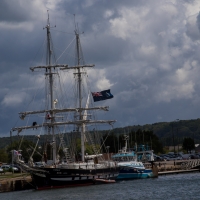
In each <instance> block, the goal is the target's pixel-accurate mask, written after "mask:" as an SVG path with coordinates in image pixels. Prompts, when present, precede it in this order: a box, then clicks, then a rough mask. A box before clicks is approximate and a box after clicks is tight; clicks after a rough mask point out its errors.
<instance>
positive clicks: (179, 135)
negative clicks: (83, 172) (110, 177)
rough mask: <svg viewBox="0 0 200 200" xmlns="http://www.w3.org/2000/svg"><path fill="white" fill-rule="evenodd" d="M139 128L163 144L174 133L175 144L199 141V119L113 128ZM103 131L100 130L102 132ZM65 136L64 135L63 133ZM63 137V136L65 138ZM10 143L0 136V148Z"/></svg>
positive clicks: (119, 131) (121, 130) (118, 131)
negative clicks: (152, 134)
mask: <svg viewBox="0 0 200 200" xmlns="http://www.w3.org/2000/svg"><path fill="white" fill-rule="evenodd" d="M138 129H141V130H143V131H153V133H154V134H156V135H157V136H158V138H159V139H160V141H161V142H162V143H163V145H164V146H170V145H172V138H173V135H174V141H175V144H181V143H182V141H183V138H185V137H191V138H193V139H194V140H195V143H196V144H197V143H200V119H199V118H198V119H192V120H179V121H174V122H159V123H154V124H145V125H143V126H140V125H134V126H127V127H121V128H115V129H113V132H114V133H115V134H124V133H128V132H131V131H137V130H138ZM103 132H105V131H102V133H103ZM65 137H66V135H65ZM65 137H64V138H65ZM24 138H25V139H27V140H30V141H33V142H36V141H37V138H36V137H35V136H24ZM19 139H20V138H19V137H18V136H13V137H12V140H13V141H15V140H19ZM45 139H46V138H45V137H44V136H41V139H40V144H43V143H44V141H45ZM10 143H11V138H10V137H1V138H0V149H1V148H5V147H6V146H8V145H9V144H10Z"/></svg>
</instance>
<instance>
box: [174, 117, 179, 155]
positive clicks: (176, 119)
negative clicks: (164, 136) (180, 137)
mask: <svg viewBox="0 0 200 200" xmlns="http://www.w3.org/2000/svg"><path fill="white" fill-rule="evenodd" d="M178 121H179V119H176V120H174V122H178ZM174 122H172V139H173V146H174V154H175V143H174ZM177 134H178V128H177Z"/></svg>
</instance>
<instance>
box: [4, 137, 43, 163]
mask: <svg viewBox="0 0 200 200" xmlns="http://www.w3.org/2000/svg"><path fill="white" fill-rule="evenodd" d="M19 142H20V141H14V142H13V143H12V144H10V145H9V146H8V147H7V155H8V162H11V161H12V154H11V151H12V150H18V148H19ZM34 147H35V143H33V142H32V141H29V140H23V142H22V144H21V148H20V150H21V153H22V157H23V159H24V161H25V162H28V160H29V158H30V155H31V153H32V152H33V148H34ZM36 151H39V149H38V147H37V149H36ZM41 159H42V158H41V156H40V155H39V154H38V153H36V152H35V153H34V155H33V160H34V161H35V162H38V161H41Z"/></svg>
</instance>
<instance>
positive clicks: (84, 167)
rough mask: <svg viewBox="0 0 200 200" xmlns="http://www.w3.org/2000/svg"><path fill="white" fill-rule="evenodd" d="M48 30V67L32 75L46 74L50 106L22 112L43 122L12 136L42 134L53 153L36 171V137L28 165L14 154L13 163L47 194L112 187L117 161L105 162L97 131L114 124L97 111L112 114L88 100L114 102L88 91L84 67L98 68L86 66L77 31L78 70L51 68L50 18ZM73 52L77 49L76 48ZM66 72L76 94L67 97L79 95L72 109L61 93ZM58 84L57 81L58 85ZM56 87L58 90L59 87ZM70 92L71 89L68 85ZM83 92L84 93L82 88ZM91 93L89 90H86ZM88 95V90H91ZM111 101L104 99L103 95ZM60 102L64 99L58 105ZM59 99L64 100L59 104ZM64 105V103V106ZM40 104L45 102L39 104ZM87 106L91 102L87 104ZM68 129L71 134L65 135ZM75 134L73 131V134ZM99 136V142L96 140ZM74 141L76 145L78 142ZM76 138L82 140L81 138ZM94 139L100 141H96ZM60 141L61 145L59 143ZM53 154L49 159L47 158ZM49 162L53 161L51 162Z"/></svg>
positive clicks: (116, 173)
mask: <svg viewBox="0 0 200 200" xmlns="http://www.w3.org/2000/svg"><path fill="white" fill-rule="evenodd" d="M45 28H46V30H47V63H46V64H45V65H40V66H35V67H31V68H30V69H31V71H32V72H34V71H38V72H43V73H44V75H45V76H44V78H45V80H46V82H45V83H46V87H45V88H46V89H45V90H46V95H45V96H46V98H47V99H46V101H45V103H44V108H43V110H33V111H26V112H21V113H20V118H21V119H25V118H26V117H28V116H33V115H34V116H35V117H37V118H38V117H40V119H42V120H40V121H39V122H40V123H36V122H33V124H32V125H26V126H21V127H14V128H12V129H11V131H12V132H13V131H17V132H18V135H19V133H20V132H22V131H27V130H32V131H35V132H38V131H39V130H41V132H43V131H44V134H46V135H47V136H48V137H49V138H50V139H51V143H49V144H50V145H49V147H50V148H51V149H50V151H47V150H44V152H43V158H42V159H43V160H42V163H43V164H42V165H40V166H36V165H35V164H34V163H35V162H34V161H33V159H32V156H33V154H34V153H35V149H36V148H37V145H38V142H39V139H40V135H38V141H37V143H36V146H35V148H34V150H33V152H32V155H31V156H30V159H29V162H28V164H25V162H24V161H23V160H22V159H21V156H22V155H23V152H21V153H20V154H18V153H16V152H18V151H13V152H14V161H15V162H16V163H17V164H18V165H19V166H20V167H21V168H22V169H23V170H24V171H26V172H28V173H30V174H31V176H32V179H33V183H34V184H35V188H36V189H49V188H60V187H72V186H83V185H91V184H96V183H100V182H101V183H114V182H115V181H114V180H115V179H116V178H117V176H118V174H119V167H118V166H116V165H115V162H114V161H105V160H104V158H103V155H102V154H101V151H102V145H101V139H99V138H100V137H99V135H98V134H100V133H99V132H98V131H97V129H96V127H97V125H98V126H100V124H107V125H109V126H110V127H111V128H112V125H113V123H114V122H115V120H97V118H96V116H94V114H96V112H97V111H98V110H101V111H108V107H107V106H102V107H101V106H98V107H97V106H96V107H95V106H93V102H92V100H91V99H89V97H90V96H92V97H93V99H94V101H95V100H97V101H100V100H105V99H109V98H112V97H113V96H112V95H111V94H110V93H109V90H105V91H106V92H105V91H102V92H96V93H92V92H91V91H90V90H89V87H84V84H85V85H86V84H87V83H88V80H85V79H87V77H88V76H87V75H86V74H87V71H86V68H92V67H94V65H93V64H89V65H86V64H84V60H83V55H82V48H81V45H80V37H79V31H78V29H77V28H75V38H74V39H73V41H76V44H75V47H76V56H75V58H76V62H75V66H68V64H61V65H60V64H57V63H52V59H53V55H52V54H53V53H54V51H53V47H52V42H51V39H52V38H51V34H50V29H51V26H50V22H49V16H48V20H47V25H46V27H45ZM73 49H74V48H73ZM64 71H65V72H66V71H67V73H65V75H66V74H67V75H68V74H70V72H72V73H71V74H72V77H73V75H74V81H75V82H76V84H75V89H74V88H71V91H70V92H68V93H67V95H66V94H65V95H66V96H69V94H75V95H74V96H75V98H76V99H75V100H74V101H72V103H71V104H72V105H74V107H65V102H66V101H67V100H66V96H63V97H62V98H60V97H61V94H60V93H59V92H60V91H61V93H63V91H64V90H65V89H66V85H64V88H62V89H60V86H62V84H60V79H59V78H60V77H62V76H63V75H62V74H63V73H64ZM57 79H59V80H58V81H57V82H56V80H57ZM56 83H57V85H55V84H56ZM68 87H69V86H68ZM83 87H84V88H83ZM86 89H87V91H86ZM88 90H89V91H88ZM103 92H104V93H105V95H107V96H104V93H103ZM60 99H61V100H60ZM59 100H60V101H59ZM63 100H64V103H63V104H62V102H63ZM41 102H42V101H41ZM88 102H89V103H88ZM67 130H68V131H67ZM72 130H73V131H72ZM64 134H68V137H70V136H72V137H73V138H72V137H71V138H72V139H71V140H70V139H69V141H68V143H66V141H65V140H64V138H63V137H64ZM97 136H98V137H97ZM74 138H75V139H76V141H75V139H74ZM77 138H78V139H77ZM95 139H96V141H95ZM58 141H60V143H59V145H57V144H56V143H58ZM77 141H79V142H80V150H77V148H76V147H77V146H78V145H77V143H76V142H77ZM86 143H87V145H90V149H92V150H91V151H92V153H90V155H89V153H88V154H87V152H86ZM60 149H62V150H63V154H64V157H65V158H64V160H60V159H59V154H58V153H59V150H60ZM48 152H49V155H48ZM49 158H50V159H49Z"/></svg>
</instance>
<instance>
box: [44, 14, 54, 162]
mask: <svg viewBox="0 0 200 200" xmlns="http://www.w3.org/2000/svg"><path fill="white" fill-rule="evenodd" d="M46 29H47V63H46V64H47V65H48V66H51V65H52V61H51V59H52V49H51V33H50V22H49V13H48V20H47V25H46ZM46 75H48V76H49V89H50V105H51V113H50V115H51V119H50V120H51V124H52V126H51V131H52V140H53V142H54V144H53V147H52V148H53V162H54V163H56V142H55V133H54V126H53V123H54V120H55V116H54V111H53V110H54V109H55V106H54V101H53V98H54V94H53V73H52V67H49V68H48V73H47V74H46Z"/></svg>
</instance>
